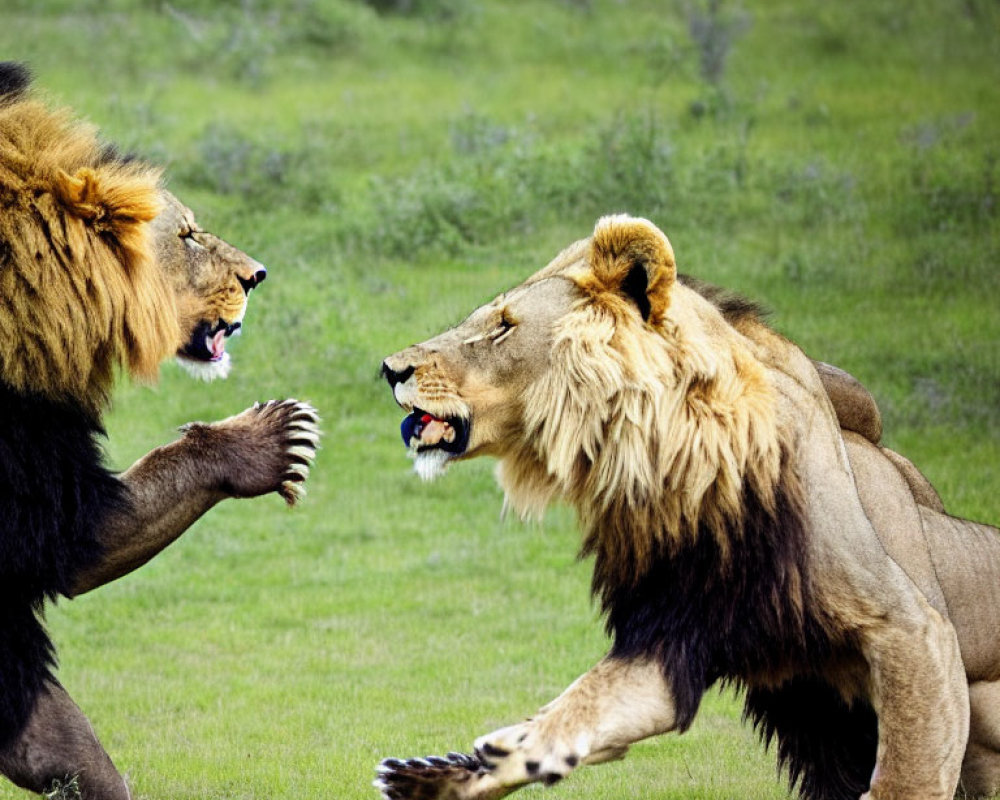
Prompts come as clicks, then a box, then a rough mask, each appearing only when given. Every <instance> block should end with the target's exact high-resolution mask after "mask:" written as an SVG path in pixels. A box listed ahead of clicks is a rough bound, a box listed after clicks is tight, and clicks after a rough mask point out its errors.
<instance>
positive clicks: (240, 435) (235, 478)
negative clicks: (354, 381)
mask: <svg viewBox="0 0 1000 800" xmlns="http://www.w3.org/2000/svg"><path fill="white" fill-rule="evenodd" d="M183 430H184V433H185V436H187V437H188V439H189V440H191V441H192V442H193V443H194V444H195V446H197V447H198V448H199V449H202V450H203V451H204V457H205V460H206V461H208V462H212V463H214V464H215V468H216V470H217V471H218V476H219V477H218V480H219V484H220V485H221V488H222V490H223V491H224V492H225V493H226V494H229V495H231V496H232V497H257V496H259V495H262V494H268V493H269V492H277V493H278V494H280V495H281V496H282V497H283V498H284V499H285V502H286V503H288V504H289V505H295V503H297V502H298V501H299V500H300V499H301V498H302V497H303V496H305V486H304V485H303V484H304V483H305V480H306V478H308V477H309V468H310V467H311V466H312V463H313V459H314V458H315V457H316V449H317V447H318V446H319V436H320V431H319V416H318V415H317V413H316V409H315V408H313V407H312V406H311V405H309V404H308V403H302V402H299V401H298V400H270V401H268V402H266V403H255V404H254V405H253V406H252V407H251V408H248V409H247V410H246V411H244V412H243V413H241V414H237V415H236V416H233V417H229V418H228V419H224V420H222V421H221V422H215V423H212V424H210V425H206V424H204V423H192V424H190V425H186V426H185V427H184V428H183Z"/></svg>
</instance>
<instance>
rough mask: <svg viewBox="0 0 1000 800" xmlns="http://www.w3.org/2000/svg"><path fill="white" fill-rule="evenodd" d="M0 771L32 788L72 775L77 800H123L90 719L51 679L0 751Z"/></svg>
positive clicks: (46, 787)
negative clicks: (18, 732)
mask: <svg viewBox="0 0 1000 800" xmlns="http://www.w3.org/2000/svg"><path fill="white" fill-rule="evenodd" d="M0 773H3V774H4V775H5V776H7V777H8V778H9V779H10V780H11V781H12V782H14V783H16V784H17V785H18V786H20V787H22V788H23V789H27V790H29V791H32V792H38V793H42V792H48V791H51V790H52V788H53V786H54V785H55V784H56V783H57V782H59V783H63V784H65V783H68V782H70V781H72V780H74V779H75V783H76V786H77V788H78V789H79V796H80V797H81V798H82V799H83V800H129V791H128V787H127V786H126V785H125V780H124V779H123V778H122V776H121V775H119V774H118V770H116V769H115V765H114V764H112V763H111V759H110V758H109V757H108V754H107V753H105V752H104V748H103V747H101V743H100V742H99V741H97V736H96V735H95V734H94V729H93V728H92V727H91V726H90V722H88V721H87V718H86V717H85V716H84V715H83V712H82V711H80V709H79V708H78V707H77V705H76V703H74V702H73V701H72V700H71V699H70V696H69V695H68V694H66V691H65V690H64V689H63V688H62V686H60V685H59V684H58V683H55V682H54V681H53V682H51V683H49V684H47V686H46V688H45V690H44V691H43V692H42V693H41V694H40V695H39V696H38V701H37V702H36V704H35V709H34V711H33V712H32V714H31V718H30V719H29V720H28V724H27V725H26V726H25V728H24V730H23V731H22V732H21V735H20V736H18V737H17V738H16V739H15V740H14V741H13V742H12V743H11V744H10V745H9V746H8V747H7V748H6V749H4V750H3V751H0ZM67 794H68V796H70V797H74V796H75V795H74V794H73V793H72V792H68V793H67Z"/></svg>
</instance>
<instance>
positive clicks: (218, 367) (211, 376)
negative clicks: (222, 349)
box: [176, 353, 232, 382]
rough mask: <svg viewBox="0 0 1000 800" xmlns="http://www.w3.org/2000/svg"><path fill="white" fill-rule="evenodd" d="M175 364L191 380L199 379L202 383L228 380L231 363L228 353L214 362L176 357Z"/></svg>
mask: <svg viewBox="0 0 1000 800" xmlns="http://www.w3.org/2000/svg"><path fill="white" fill-rule="evenodd" d="M176 360H177V363H178V364H180V366H181V369H183V370H184V371H185V372H186V373H187V374H188V375H190V376H191V377H192V378H199V379H201V380H203V381H206V382H207V381H214V380H215V379H216V378H228V377H229V370H230V369H231V368H232V362H231V361H230V359H229V353H223V354H222V357H221V358H219V359H218V360H216V361H195V360H194V359H192V358H185V357H184V356H177V359H176Z"/></svg>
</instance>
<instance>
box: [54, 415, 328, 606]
mask: <svg viewBox="0 0 1000 800" xmlns="http://www.w3.org/2000/svg"><path fill="white" fill-rule="evenodd" d="M318 422H319V419H318V417H317V415H316V411H315V409H314V408H312V406H310V405H308V404H306V403H300V402H298V401H296V400H282V401H275V400H272V401H270V402H268V403H263V404H261V403H257V404H255V405H254V406H253V407H252V408H248V409H247V410H246V411H244V412H243V413H241V414H237V415H236V416H233V417H229V418H228V419H225V420H223V421H221V422H215V423H211V424H205V423H200V422H199V423H191V424H189V425H186V426H184V428H182V431H183V436H182V437H181V438H180V439H178V440H177V441H176V442H172V443H171V444H168V445H165V446H163V447H158V448H157V449H156V450H153V451H152V452H150V453H148V454H147V455H145V456H143V457H142V458H140V459H139V460H138V461H137V462H136V463H135V464H134V465H133V466H132V467H131V468H130V469H129V470H128V471H127V472H125V473H124V474H123V475H122V476H121V481H122V483H123V484H124V486H125V488H126V499H127V502H126V503H125V504H123V506H122V507H121V508H118V509H115V510H113V511H112V512H111V513H110V514H109V515H108V518H107V520H106V522H105V524H104V526H103V528H102V530H101V531H100V542H101V545H102V548H103V555H102V558H101V560H100V561H99V562H98V563H97V564H94V565H92V566H90V567H89V568H87V569H84V570H82V571H81V572H80V574H79V575H77V577H76V581H75V583H74V585H73V591H72V592H71V594H72V595H78V594H82V593H83V592H89V591H90V590H91V589H95V588H97V587H98V586H102V585H104V584H105V583H108V582H109V581H113V580H115V579H116V578H120V577H121V576H122V575H125V574H127V573H129V572H131V571H132V570H134V569H136V568H137V567H140V566H142V565H143V564H145V563H146V562H147V561H149V560H150V559H151V558H152V557H153V556H155V555H156V554H157V553H159V552H160V551H161V550H163V548H165V547H166V546H167V545H169V544H170V543H171V542H173V541H174V540H176V539H177V538H178V537H179V536H180V535H181V534H182V533H184V531H186V530H187V529H188V528H189V527H190V526H191V525H192V524H193V523H194V522H195V520H197V519H198V518H199V517H201V515H202V514H204V513H205V512H206V511H208V510H209V509H210V508H211V507H212V506H214V505H215V504H216V503H218V502H219V501H220V500H223V499H225V498H227V497H257V496H259V495H263V494H268V493H270V492H277V493H278V494H280V495H281V496H282V497H283V498H284V499H285V501H286V502H287V503H288V504H289V505H294V504H295V502H296V501H297V500H298V499H299V498H300V497H301V496H302V495H303V494H304V493H305V489H304V487H303V485H302V483H303V481H305V479H306V478H307V477H308V475H309V466H310V464H311V463H312V460H313V458H314V457H315V453H316V447H317V445H318V440H319V428H318Z"/></svg>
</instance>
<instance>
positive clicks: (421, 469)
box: [413, 450, 451, 481]
mask: <svg viewBox="0 0 1000 800" xmlns="http://www.w3.org/2000/svg"><path fill="white" fill-rule="evenodd" d="M450 460H451V455H450V454H449V453H447V452H446V451H444V450H424V451H423V452H419V453H416V454H414V456H413V471H414V472H416V473H417V475H419V476H420V477H421V479H422V480H425V481H432V480H434V479H435V478H440V477H441V476H442V475H444V473H445V472H447V470H448V462H449V461H450Z"/></svg>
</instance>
